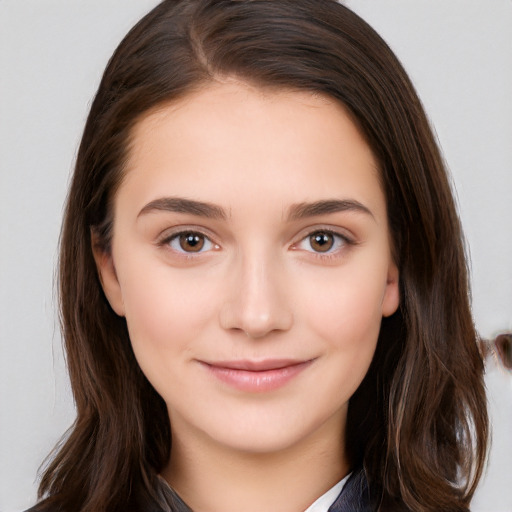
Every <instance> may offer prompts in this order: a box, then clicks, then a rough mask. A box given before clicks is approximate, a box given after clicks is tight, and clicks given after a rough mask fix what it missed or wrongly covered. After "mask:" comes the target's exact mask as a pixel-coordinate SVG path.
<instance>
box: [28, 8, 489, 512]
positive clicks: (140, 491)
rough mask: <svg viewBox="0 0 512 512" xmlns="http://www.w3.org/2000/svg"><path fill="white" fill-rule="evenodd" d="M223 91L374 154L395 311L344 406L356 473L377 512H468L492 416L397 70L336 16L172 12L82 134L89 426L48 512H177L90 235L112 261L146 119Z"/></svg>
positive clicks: (438, 176)
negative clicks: (278, 103) (289, 93)
mask: <svg viewBox="0 0 512 512" xmlns="http://www.w3.org/2000/svg"><path fill="white" fill-rule="evenodd" d="M227 76H233V77H236V78H238V79H241V80H243V81H246V82H249V83H251V84H253V85H256V86H259V87H264V88H269V87H270V88H277V89H282V88H285V89H291V90H307V91H315V92H318V93H322V94H325V95H328V96H330V97H332V98H335V99H336V100H337V101H339V102H341V103H342V104H343V105H345V107H346V109H347V110H348V111H349V112H350V113H351V116H352V117H353V119H354V120H355V122H356V123H357V124H358V126H359V128H360V130H361V133H362V134H363V136H364V137H365V138H366V140H367V142H368V144H369V145H370V147H371V148H372V150H373V153H374V155H375V157H376V158H377V160H378V162H379V167H380V177H381V181H382V186H383V189H384V191H385V196H386V200H387V208H388V215H389V223H390V226H391V232H392V245H393V251H394V257H395V260H396V263H397V264H398V267H399V271H400V278H401V285H400V286H401V290H400V292H401V305H400V308H399V311H398V312H397V313H395V314H394V315H393V316H392V317H390V318H386V319H383V323H382V328H381V333H380V337H379V341H378V346H377V350H376V354H375V357H374V359H373V362H372V365H371V367H370V370H369V372H368V374H367V376H366V378H365V380H364V381H363V383H362V384H361V386H360V388H359V389H358V390H357V392H356V393H355V395H354V396H353V397H352V398H351V400H350V404H349V412H348V427H347V439H346V444H347V450H348V453H349V457H350V463H351V465H352V467H353V468H356V467H364V470H365V472H366V476H367V478H368V482H369V487H370V493H371V497H372V501H373V504H374V507H375V509H378V510H381V511H385V510H414V511H439V510H450V511H464V510H468V506H469V502H470V499H471V497H472V495H473V493H474V490H475V487H476V484H477V482H478V480H479V477H480V475H481V471H482V467H483V463H484V459H485V452H486V444H487V413H486V400H485V395H484V387H483V383H482V372H483V363H482V359H481V357H480V354H479V351H478V348H477V344H476V338H477V336H476V333H475V330H474V326H473V320H472V317H471V313H470V306H469V292H468V275H467V268H466V261H465V255H464V248H463V247H464V246H463V240H462V233H461V227H460V223H459V220H458V216H457V213H456V209H455V205H454V201H453V198H452V193H451V190H450V185H449V181H448V178H447V174H446V171H445V168H444V165H443V161H442V158H441V156H440V153H439V150H438V148H437V145H436V143H435V140H434V137H433V135H432V131H431V129H430V127H429V124H428V121H427V119H426V116H425V113H424V111H423V108H422V106H421V104H420V101H419V99H418V97H417V95H416V93H415V91H414V88H413V86H412V85H411V82H410V80H409V79H408V77H407V75H406V73H405V71H404V70H403V68H402V66H401V65H400V63H399V62H398V60H397V58H396V57H395V56H394V54H393V53H392V51H391V50H390V49H389V47H388V46H387V45H386V43H385V42H384V41H383V40H382V39H381V38H380V37H379V36H378V35H377V34H376V33H375V31H374V30H373V29H372V28H371V27H369V26H368V25H367V24H366V23H365V22H364V21H363V20H362V19H360V18H359V17H358V16H357V15H355V14H354V13H352V12H351V11H350V10H349V9H347V8H346V7H344V6H342V5H340V4H339V3H337V2H336V1H334V0H165V1H163V2H162V3H161V4H159V5H158V6H157V7H156V8H155V9H153V10H152V11H151V12H150V13H149V14H148V15H147V16H145V17H144V18H143V19H142V20H141V21H140V22H139V23H138V24H137V25H136V26H135V27H134V28H133V29H132V30H131V31H130V32H129V33H128V35H127V36H126V37H125V39H124V40H123V41H122V42H121V44H120V45H119V47H118V48H117V50H116V51H115V53H114V55H113V57H112V58H111V60H110V62H109V64H108V66H107V69H106V71H105V73H104V76H103V79H102V81H101V84H100V87H99V90H98V92H97V95H96V97H95V99H94V102H93V104H92V107H91V111H90V114H89V117H88V120H87V123H86V126H85V131H84V134H83V138H82V142H81V145H80V149H79V152H78V156H77V162H76V168H75V172H74V176H73V180H72V184H71V188H70V191H69V196H68V200H67V208H66V213H65V219H64V225H63V231H62V238H61V253H60V306H61V319H62V328H63V335H64V340H65V346H66V351H67V362H68V366H69V372H70V376H71V383H72V388H73V393H74V399H75V402H76V409H77V419H76V421H75V423H74V425H73V427H72V428H71V429H70V432H69V433H68V435H67V437H66V438H65V440H64V441H63V443H62V445H61V446H60V447H58V449H57V451H56V454H55V455H54V457H53V460H52V461H51V463H50V464H49V465H48V467H47V469H46V472H45V473H44V476H43V478H42V481H41V485H40V489H39V494H40V498H46V499H45V500H44V501H43V502H41V504H40V505H39V506H38V507H37V510H39V511H45V510H61V511H65V512H71V511H73V512H74V511H78V510H80V511H84V512H101V511H107V510H108V511H126V510H149V509H150V508H151V510H178V509H179V505H178V504H174V505H173V504H172V503H170V504H169V505H165V504H164V502H165V499H164V498H163V496H162V493H163V492H164V491H162V488H163V487H162V485H161V483H160V482H159V480H158V473H159V472H160V471H161V470H162V469H163V467H164V466H165V464H166V463H167V461H168V458H169V454H170V450H171V437H170V426H169V419H168V416H167V411H166V407H165V404H164V402H163V400H162V398H161V397H160V396H159V395H158V394H157V393H156V391H155V390H154V389H153V388H152V386H151V385H150V384H149V382H148V381H147V380H146V378H145V376H144V375H143V374H142V372H141V370H140V369H139V367H138V365H137V362H136V360H135V357H134V355H133V352H132V349H131V345H130V340H129V337H128V332H127V328H126V322H125V320H124V319H123V318H120V317H118V316H117V315H116V314H115V313H114V312H113V311H112V309H111V308H110V306H109V304H108V302H107V301H106V299H105V296H104V294H103V292H102V289H101V286H100V282H99V280H98V275H97V272H96V267H95V263H94V259H93V254H92V250H91V243H92V242H91V232H94V233H95V238H97V240H98V243H99V245H100V247H101V249H102V250H104V251H109V250H110V237H111V226H112V208H111V206H112V199H113V197H114V195H115V193H116V189H117V187H118V186H119V184H120V182H121V179H122V176H123V167H124V163H125V161H126V158H127V154H128V152H129V149H130V141H131V139H130V137H131V133H132V131H133V127H134V125H135V124H136V123H137V121H138V120H139V119H140V117H141V115H143V114H144V113H146V112H147V111H148V110H149V109H152V108H154V107H156V106H158V105H160V104H162V103H164V102H169V101H172V100H176V99H178V98H180V97H183V96H184V95H186V94H188V93H190V92H191V91H192V90H194V89H197V88H200V87H205V86H207V85H208V84H209V83H211V82H212V81H214V80H215V79H216V78H219V77H227ZM171 501H172V500H171Z"/></svg>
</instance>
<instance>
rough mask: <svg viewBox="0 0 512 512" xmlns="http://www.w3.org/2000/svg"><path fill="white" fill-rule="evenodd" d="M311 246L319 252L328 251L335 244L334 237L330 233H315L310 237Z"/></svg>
mask: <svg viewBox="0 0 512 512" xmlns="http://www.w3.org/2000/svg"><path fill="white" fill-rule="evenodd" d="M309 242H310V244H311V247H312V248H313V249H314V250H315V251H317V252H327V251H329V250H330V249H332V246H333V245H334V237H333V236H332V235H331V234H330V233H314V234H313V235H311V236H310V237H309Z"/></svg>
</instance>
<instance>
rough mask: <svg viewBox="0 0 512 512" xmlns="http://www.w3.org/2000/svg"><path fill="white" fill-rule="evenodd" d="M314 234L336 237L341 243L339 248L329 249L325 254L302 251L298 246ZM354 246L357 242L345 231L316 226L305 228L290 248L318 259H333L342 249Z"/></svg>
mask: <svg viewBox="0 0 512 512" xmlns="http://www.w3.org/2000/svg"><path fill="white" fill-rule="evenodd" d="M315 233H328V234H330V235H332V236H334V237H336V238H337V239H338V240H339V241H341V247H337V248H335V249H329V250H328V251H326V252H320V251H315V250H313V249H311V250H308V249H303V248H301V247H299V245H300V244H302V243H303V242H306V241H307V240H308V238H309V237H311V236H312V235H314V234H315ZM338 243H340V242H338ZM356 244H357V241H356V239H355V237H354V236H353V235H352V234H348V233H347V230H346V229H341V228H333V227H330V226H329V227H328V226H325V225H324V226H322V225H318V226H312V227H309V228H307V229H306V230H303V231H302V232H301V233H300V234H299V235H298V236H297V237H296V241H295V242H293V243H292V245H291V247H290V248H291V249H292V250H303V251H305V252H308V253H311V254H312V255H314V256H315V257H319V258H332V257H335V256H336V255H338V254H339V252H340V251H342V250H343V249H346V248H347V247H348V246H352V245H356Z"/></svg>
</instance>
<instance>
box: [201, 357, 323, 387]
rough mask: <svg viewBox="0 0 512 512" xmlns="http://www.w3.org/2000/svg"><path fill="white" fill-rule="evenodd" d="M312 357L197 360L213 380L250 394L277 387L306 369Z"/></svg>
mask: <svg viewBox="0 0 512 512" xmlns="http://www.w3.org/2000/svg"><path fill="white" fill-rule="evenodd" d="M313 361H314V359H308V360H294V359H267V360H263V361H251V360H237V361H215V362H204V361H200V363H201V365H202V366H203V367H204V368H205V369H206V370H207V371H208V372H210V374H211V375H213V376H214V377H215V378H216V379H218V380H220V381H221V382H223V383H224V384H227V385H228V386H230V387H233V388H235V389H238V390H239V391H245V392H250V393H261V392H266V391H267V392H268V391H273V390H276V389H279V388H281V387H283V386H285V385H286V384H288V383H289V382H290V381H291V380H293V379H294V378H295V377H297V376H298V375H299V374H300V373H302V372H303V371H304V370H305V369H306V368H308V367H309V366H310V365H311V363H312V362H313Z"/></svg>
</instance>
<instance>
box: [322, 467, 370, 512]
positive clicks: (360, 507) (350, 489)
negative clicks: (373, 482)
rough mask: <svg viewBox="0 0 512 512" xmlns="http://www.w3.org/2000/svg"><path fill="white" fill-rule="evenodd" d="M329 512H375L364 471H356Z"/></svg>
mask: <svg viewBox="0 0 512 512" xmlns="http://www.w3.org/2000/svg"><path fill="white" fill-rule="evenodd" d="M328 512H375V511H374V509H373V508H372V506H371V504H370V494H369V492H368V481H367V480H366V475H365V473H364V471H363V470H362V469H358V470H354V471H353V472H352V475H351V476H350V478H349V479H348V480H347V482H346V483H345V485H344V486H343V489H342V490H341V492H340V494H339V496H338V497H337V498H336V501H335V502H334V503H333V504H332V505H331V506H330V508H329V511H328Z"/></svg>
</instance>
